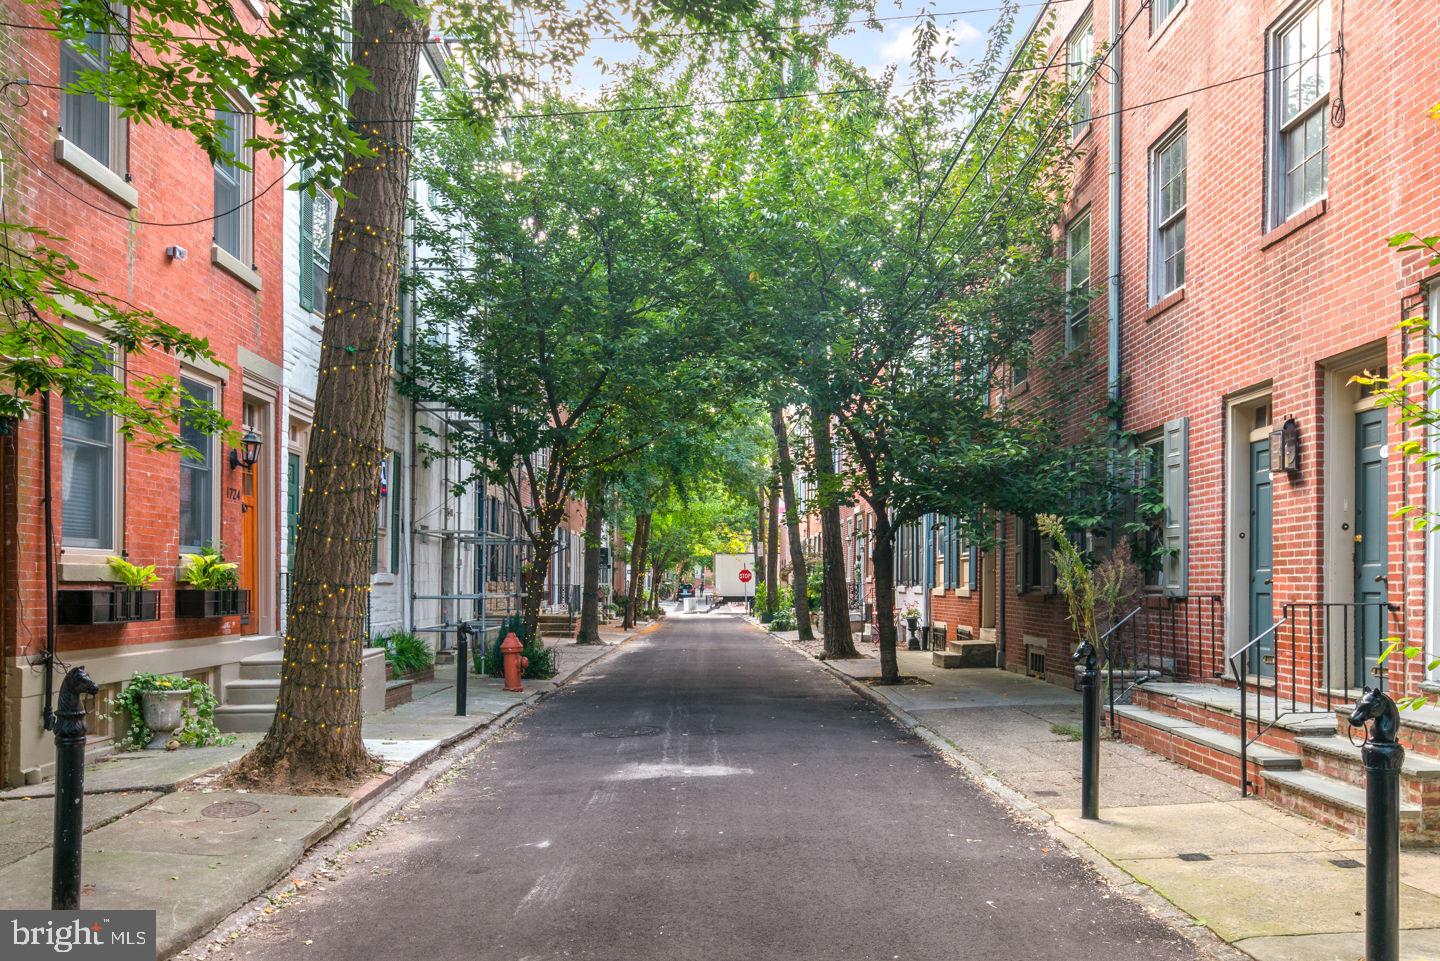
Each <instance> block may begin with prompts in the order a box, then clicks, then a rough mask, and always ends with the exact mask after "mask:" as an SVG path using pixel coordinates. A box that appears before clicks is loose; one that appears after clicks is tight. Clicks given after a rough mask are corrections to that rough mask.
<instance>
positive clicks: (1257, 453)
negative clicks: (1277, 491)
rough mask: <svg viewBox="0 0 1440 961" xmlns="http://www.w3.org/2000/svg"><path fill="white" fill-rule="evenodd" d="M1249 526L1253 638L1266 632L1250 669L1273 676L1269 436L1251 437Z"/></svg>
mask: <svg viewBox="0 0 1440 961" xmlns="http://www.w3.org/2000/svg"><path fill="white" fill-rule="evenodd" d="M1249 476H1250V483H1249V490H1250V530H1249V531H1247V532H1246V533H1247V536H1246V540H1247V541H1248V542H1249V544H1250V551H1249V555H1250V639H1251V640H1254V639H1255V638H1257V637H1259V636H1260V635H1261V634H1265V638H1264V640H1262V641H1261V642H1260V643H1259V644H1257V645H1256V646H1255V647H1254V648H1252V649H1251V654H1250V672H1251V673H1252V674H1256V675H1260V676H1266V677H1273V676H1274V674H1275V635H1274V634H1273V633H1270V634H1266V633H1265V632H1266V631H1269V630H1270V628H1271V627H1272V626H1274V624H1275V604H1274V590H1273V588H1272V587H1271V579H1272V577H1273V575H1274V572H1275V550H1274V548H1275V534H1274V524H1273V521H1274V501H1273V497H1272V490H1271V486H1270V440H1269V438H1266V439H1265V440H1257V441H1251V443H1250V462H1249Z"/></svg>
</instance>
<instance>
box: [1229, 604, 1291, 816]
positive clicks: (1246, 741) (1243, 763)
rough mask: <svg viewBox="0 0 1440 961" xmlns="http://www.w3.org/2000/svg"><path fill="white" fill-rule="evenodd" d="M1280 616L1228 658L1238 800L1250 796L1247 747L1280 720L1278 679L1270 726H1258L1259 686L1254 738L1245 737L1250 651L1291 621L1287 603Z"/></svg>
mask: <svg viewBox="0 0 1440 961" xmlns="http://www.w3.org/2000/svg"><path fill="white" fill-rule="evenodd" d="M1281 614H1282V616H1281V618H1280V620H1278V621H1276V622H1275V623H1274V624H1271V625H1270V626H1269V627H1268V628H1267V629H1265V630H1264V631H1261V632H1260V633H1259V634H1257V635H1256V636H1255V637H1253V638H1252V639H1251V640H1250V643H1248V644H1246V645H1245V646H1244V647H1241V648H1240V649H1239V650H1237V651H1236V652H1235V653H1234V654H1231V655H1230V658H1229V661H1230V670H1231V672H1232V673H1233V674H1234V675H1235V684H1236V686H1237V687H1238V688H1239V690H1240V796H1241V797H1249V796H1250V745H1251V744H1254V743H1255V742H1256V741H1258V740H1260V738H1262V737H1264V736H1265V732H1266V731H1269V730H1270V728H1272V727H1274V726H1275V723H1276V721H1278V720H1279V719H1280V683H1279V678H1278V677H1277V678H1276V683H1275V717H1274V718H1272V719H1271V721H1270V723H1269V724H1267V725H1265V726H1264V727H1263V728H1262V727H1261V726H1260V691H1261V687H1260V685H1259V684H1257V685H1255V736H1254V737H1253V738H1251V737H1246V731H1247V730H1248V728H1249V719H1248V717H1247V716H1246V710H1245V688H1246V685H1247V678H1248V677H1249V661H1250V655H1251V652H1252V650H1253V651H1258V650H1259V646H1258V645H1259V644H1260V642H1261V641H1263V640H1265V638H1267V637H1269V636H1271V635H1275V636H1276V637H1278V636H1279V635H1278V634H1277V633H1276V632H1278V631H1279V630H1280V628H1281V627H1283V626H1284V625H1285V624H1287V623H1288V622H1289V621H1290V606H1289V605H1288V604H1287V605H1286V606H1285V607H1284V608H1282V611H1281ZM1277 673H1278V672H1277Z"/></svg>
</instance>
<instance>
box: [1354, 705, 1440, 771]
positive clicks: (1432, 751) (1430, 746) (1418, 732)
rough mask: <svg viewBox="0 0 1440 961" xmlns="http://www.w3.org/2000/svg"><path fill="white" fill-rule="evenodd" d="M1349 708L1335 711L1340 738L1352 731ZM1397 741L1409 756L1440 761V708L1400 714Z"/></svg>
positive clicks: (1425, 707) (1432, 707) (1407, 711)
mask: <svg viewBox="0 0 1440 961" xmlns="http://www.w3.org/2000/svg"><path fill="white" fill-rule="evenodd" d="M1350 710H1351V708H1350V706H1349V705H1347V706H1345V707H1337V708H1336V709H1335V730H1336V731H1337V732H1339V734H1340V736H1341V737H1344V736H1345V735H1346V734H1347V733H1349V732H1352V731H1354V728H1352V727H1351V726H1350ZM1397 737H1398V740H1399V741H1400V743H1401V744H1403V745H1404V746H1405V751H1406V752H1407V756H1408V755H1409V754H1415V755H1419V756H1420V757H1427V758H1433V759H1436V760H1440V707H1435V706H1433V705H1426V706H1424V707H1421V708H1419V709H1417V710H1405V711H1401V712H1400V732H1399V734H1398V735H1397Z"/></svg>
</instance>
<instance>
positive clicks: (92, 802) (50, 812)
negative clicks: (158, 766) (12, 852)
mask: <svg viewBox="0 0 1440 961" xmlns="http://www.w3.org/2000/svg"><path fill="white" fill-rule="evenodd" d="M158 797H160V794H159V793H158V792H155V791H129V792H122V793H116V794H97V795H95V796H93V797H87V798H85V803H84V805H82V808H81V816H82V819H83V822H84V825H85V830H86V831H93V830H95V829H96V828H98V827H100V826H102V825H105V824H109V823H110V822H111V821H113V820H115V819H116V818H119V817H123V816H124V815H126V814H129V813H130V812H131V811H134V810H137V809H138V808H142V807H144V806H145V805H147V804H149V803H150V802H151V801H153V800H155V799H156V798H158ZM54 832H55V800H54V797H53V796H51V797H35V798H16V799H14V800H9V801H0V838H4V839H5V841H7V842H29V841H39V842H41V843H42V844H49V843H50V838H51V836H52V835H53V834H54Z"/></svg>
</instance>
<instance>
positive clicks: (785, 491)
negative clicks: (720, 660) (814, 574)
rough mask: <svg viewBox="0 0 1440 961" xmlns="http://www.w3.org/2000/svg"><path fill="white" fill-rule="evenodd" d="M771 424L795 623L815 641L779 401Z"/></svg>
mask: <svg viewBox="0 0 1440 961" xmlns="http://www.w3.org/2000/svg"><path fill="white" fill-rule="evenodd" d="M770 428H771V430H773V431H774V432H775V465H776V472H777V473H778V474H779V475H780V490H781V494H782V496H783V497H784V500H785V531H786V538H785V539H786V540H787V541H788V542H789V548H790V590H791V592H792V593H793V595H794V605H795V624H796V627H797V628H798V629H799V631H800V640H802V641H813V640H814V639H815V632H814V631H812V630H811V629H810V598H809V590H808V585H809V582H810V575H809V572H808V571H807V569H806V565H805V547H804V545H803V544H801V543H800V502H799V500H798V499H797V498H796V496H795V461H794V460H793V459H792V458H791V456H790V428H789V425H787V424H786V423H785V413H784V411H782V410H781V409H780V406H779V405H778V404H777V405H775V406H774V407H772V408H770Z"/></svg>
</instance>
